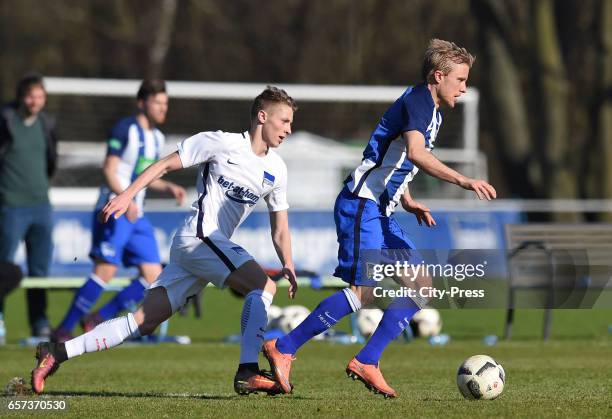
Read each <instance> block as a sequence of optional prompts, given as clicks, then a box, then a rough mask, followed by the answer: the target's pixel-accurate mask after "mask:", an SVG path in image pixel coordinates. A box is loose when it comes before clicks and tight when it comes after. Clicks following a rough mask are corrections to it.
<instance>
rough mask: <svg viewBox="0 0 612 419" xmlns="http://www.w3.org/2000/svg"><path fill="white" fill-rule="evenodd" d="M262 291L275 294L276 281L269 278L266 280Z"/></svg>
mask: <svg viewBox="0 0 612 419" xmlns="http://www.w3.org/2000/svg"><path fill="white" fill-rule="evenodd" d="M263 289H264V291H266V292H268V293H270V294H272V295H276V282H274V281H272V280H271V279H270V278H268V280H267V281H266V285H265V286H264V288H263Z"/></svg>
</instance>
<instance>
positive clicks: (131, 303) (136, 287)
mask: <svg viewBox="0 0 612 419" xmlns="http://www.w3.org/2000/svg"><path fill="white" fill-rule="evenodd" d="M147 288H149V283H148V282H147V280H146V279H144V278H143V277H138V278H136V279H134V280H133V281H132V282H131V283H130V285H128V286H127V287H125V288H123V289H122V290H121V291H119V292H118V293H117V295H115V296H114V297H113V299H112V300H110V301H109V302H108V303H106V304H105V305H104V306H103V307H102V308H101V309H100V310H99V311H98V314H99V315H100V317H102V318H103V319H104V320H108V319H112V318H113V317H116V316H117V314H119V313H120V312H122V311H123V310H134V309H136V306H137V305H138V303H140V302H141V301H142V299H143V298H144V293H145V290H146V289H147Z"/></svg>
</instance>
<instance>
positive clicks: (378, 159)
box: [346, 84, 442, 216]
mask: <svg viewBox="0 0 612 419" xmlns="http://www.w3.org/2000/svg"><path fill="white" fill-rule="evenodd" d="M441 124H442V114H441V113H440V112H439V111H438V110H437V109H436V106H435V104H434V101H433V98H432V97H431V92H430V91H429V89H427V86H426V85H424V84H420V85H417V86H414V87H409V88H408V89H406V91H405V92H404V93H403V94H402V95H401V96H400V97H399V98H398V99H397V100H396V101H395V103H394V104H393V105H391V107H390V108H389V109H387V111H386V112H385V114H384V115H383V117H382V118H381V120H380V122H379V123H378V125H377V126H376V129H375V130H374V132H373V133H372V136H371V137H370V141H369V142H368V145H367V146H366V148H365V150H364V152H363V160H362V161H361V164H360V165H359V167H357V169H355V171H354V172H353V173H352V174H351V176H350V177H349V178H348V179H347V182H346V186H347V187H348V189H349V190H350V191H351V192H353V194H355V195H357V196H359V197H361V198H367V199H371V200H373V201H375V202H376V203H378V205H379V207H380V209H381V211H382V212H383V213H384V214H385V215H387V216H390V215H391V214H392V213H393V211H394V210H395V207H396V206H397V204H398V203H399V200H400V197H401V196H402V194H403V193H404V191H405V190H406V186H407V185H408V182H410V181H411V180H412V179H413V178H414V176H415V175H416V173H417V172H418V170H419V169H418V168H417V167H416V166H414V165H413V164H412V162H411V161H410V160H408V159H407V156H406V144H405V142H404V141H403V140H402V139H401V137H400V136H401V134H402V133H404V132H406V131H413V130H415V131H419V132H420V133H421V134H423V136H424V137H425V147H426V148H427V149H428V150H430V151H431V150H432V149H433V145H434V142H435V141H436V135H437V134H438V130H439V129H440V125H441Z"/></svg>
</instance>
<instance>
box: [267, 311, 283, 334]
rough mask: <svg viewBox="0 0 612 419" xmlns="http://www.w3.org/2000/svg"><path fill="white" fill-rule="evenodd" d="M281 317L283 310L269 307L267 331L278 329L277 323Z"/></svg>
mask: <svg viewBox="0 0 612 419" xmlns="http://www.w3.org/2000/svg"><path fill="white" fill-rule="evenodd" d="M282 315H283V309H282V308H280V307H279V306H275V305H271V306H270V308H268V330H272V329H279V328H280V326H279V325H278V321H279V320H280V318H281V316H282Z"/></svg>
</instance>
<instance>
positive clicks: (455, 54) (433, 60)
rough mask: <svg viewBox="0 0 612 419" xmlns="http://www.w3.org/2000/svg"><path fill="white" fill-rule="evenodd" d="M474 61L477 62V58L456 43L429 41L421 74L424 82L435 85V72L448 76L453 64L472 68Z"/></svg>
mask: <svg viewBox="0 0 612 419" xmlns="http://www.w3.org/2000/svg"><path fill="white" fill-rule="evenodd" d="M474 60H476V57H474V56H473V55H472V54H470V53H469V52H468V51H467V50H466V49H465V48H461V47H460V46H458V45H457V44H455V43H454V42H449V41H444V40H442V39H432V40H431V41H429V46H428V47H427V51H425V57H424V58H423V70H422V73H421V75H422V77H423V81H424V82H426V83H435V79H434V72H435V71H436V70H439V71H441V72H442V73H444V74H448V73H450V71H451V69H452V67H453V64H467V65H468V66H469V67H470V68H472V64H474Z"/></svg>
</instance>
